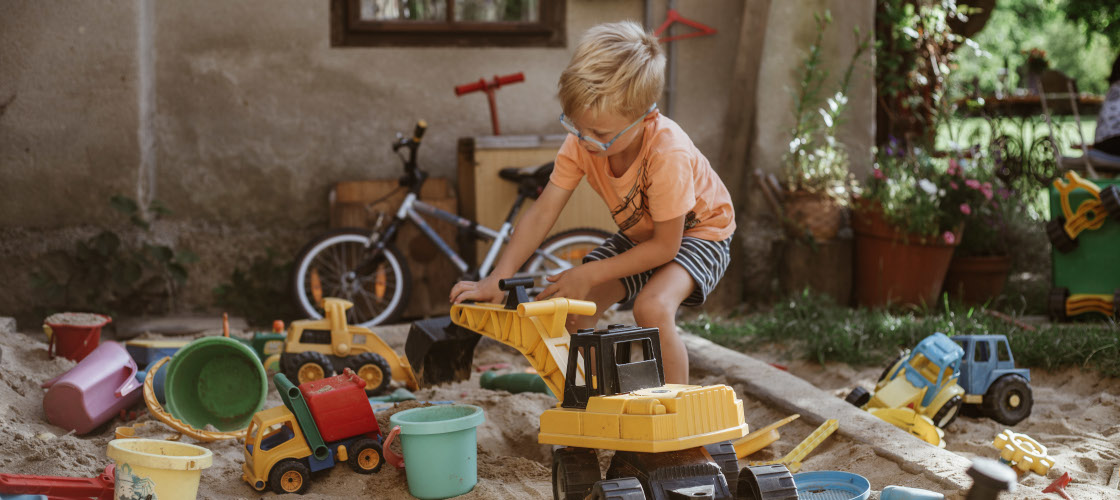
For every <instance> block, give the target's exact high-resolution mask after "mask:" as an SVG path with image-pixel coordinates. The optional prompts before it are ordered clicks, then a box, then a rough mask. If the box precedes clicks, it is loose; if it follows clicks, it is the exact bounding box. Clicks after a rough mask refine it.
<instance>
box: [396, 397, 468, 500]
mask: <svg viewBox="0 0 1120 500" xmlns="http://www.w3.org/2000/svg"><path fill="white" fill-rule="evenodd" d="M485 420H486V417H485V416H484V415H483V413H482V408H479V407H477V406H473V405H438V406H427V407H424V408H413V409H411V410H405V411H402V412H399V413H396V414H394V415H393V416H391V417H389V422H391V423H392V424H393V425H394V426H397V427H400V436H401V451H403V455H404V466H405V467H404V470H405V476H406V477H407V479H408V491H409V493H412V496H414V497H416V498H421V499H424V500H432V499H437V498H450V497H454V496H459V495H463V494H465V493H467V492H469V491H471V489H473V488H474V485H475V484H477V483H478V439H477V437H476V432H475V431H476V429H475V428H476V427H478V426H479V425H481V424H482V422H484V421H485ZM387 448H388V446H386V449H387Z"/></svg>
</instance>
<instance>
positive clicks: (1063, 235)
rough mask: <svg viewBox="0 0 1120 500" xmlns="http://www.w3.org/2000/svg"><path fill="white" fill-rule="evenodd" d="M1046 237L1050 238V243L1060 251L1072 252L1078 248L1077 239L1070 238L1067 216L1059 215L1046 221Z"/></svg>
mask: <svg viewBox="0 0 1120 500" xmlns="http://www.w3.org/2000/svg"><path fill="white" fill-rule="evenodd" d="M1046 237H1047V238H1050V244H1051V245H1053V246H1054V248H1055V249H1057V250H1058V251H1059V252H1062V253H1070V252H1072V251H1074V250H1077V240H1075V239H1073V238H1070V237H1069V233H1067V232H1066V218H1065V217H1062V216H1060V215H1059V216H1058V217H1056V218H1055V219H1054V220H1052V221H1050V222H1047V223H1046Z"/></svg>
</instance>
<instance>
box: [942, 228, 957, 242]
mask: <svg viewBox="0 0 1120 500" xmlns="http://www.w3.org/2000/svg"><path fill="white" fill-rule="evenodd" d="M941 239H943V240H945V244H946V245H952V244H953V243H956V241H957V235H955V234H953V232H952V231H945V234H943V235H941Z"/></svg>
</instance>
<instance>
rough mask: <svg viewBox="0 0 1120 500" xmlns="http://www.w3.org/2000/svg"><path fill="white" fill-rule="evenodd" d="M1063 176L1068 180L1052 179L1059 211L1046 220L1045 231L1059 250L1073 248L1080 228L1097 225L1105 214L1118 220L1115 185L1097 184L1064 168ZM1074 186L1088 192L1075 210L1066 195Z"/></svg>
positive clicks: (1119, 197)
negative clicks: (1059, 213)
mask: <svg viewBox="0 0 1120 500" xmlns="http://www.w3.org/2000/svg"><path fill="white" fill-rule="evenodd" d="M1066 179H1067V180H1068V181H1062V179H1057V180H1055V181H1054V189H1056V190H1057V191H1058V193H1059V194H1060V197H1061V205H1062V215H1060V216H1057V217H1054V218H1053V219H1052V220H1051V221H1050V222H1049V223H1047V224H1046V235H1047V236H1049V238H1050V243H1051V244H1053V245H1054V248H1056V249H1058V251H1060V252H1062V253H1069V252H1072V251H1073V250H1076V249H1077V236H1078V235H1080V234H1081V232H1082V231H1087V230H1091V229H1100V228H1101V226H1103V225H1104V222H1105V219H1107V218H1108V217H1109V216H1111V217H1112V218H1113V219H1115V220H1116V221H1120V190H1118V189H1117V188H1116V186H1106V187H1105V188H1104V189H1101V188H1098V187H1097V185H1096V184H1094V183H1092V182H1090V181H1087V180H1085V179H1083V178H1081V176H1079V175H1077V172H1073V171H1069V172H1066ZM1077 188H1081V189H1084V190H1085V191H1086V192H1088V193H1089V195H1090V198H1089V199H1087V200H1085V201H1082V202H1081V204H1080V205H1078V206H1077V211H1076V212H1075V211H1073V210H1072V208H1071V204H1070V199H1069V198H1070V193H1072V192H1073V191H1074V190H1076V189H1077Z"/></svg>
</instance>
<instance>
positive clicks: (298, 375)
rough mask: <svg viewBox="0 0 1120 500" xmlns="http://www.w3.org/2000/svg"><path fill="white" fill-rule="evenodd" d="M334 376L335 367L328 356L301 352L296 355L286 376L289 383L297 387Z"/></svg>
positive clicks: (285, 373)
mask: <svg viewBox="0 0 1120 500" xmlns="http://www.w3.org/2000/svg"><path fill="white" fill-rule="evenodd" d="M333 374H334V365H332V364H331V360H330V358H328V357H327V355H326V354H323V353H319V352H313V351H308V352H301V353H299V354H296V355H295V357H294V358H292V361H291V362H290V363H289V366H288V370H287V371H285V372H284V375H285V376H287V377H288V381H290V382H291V383H293V384H295V385H300V384H304V383H307V382H313V381H316V380H321V379H324V378H327V377H329V376H331V375H333Z"/></svg>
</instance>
